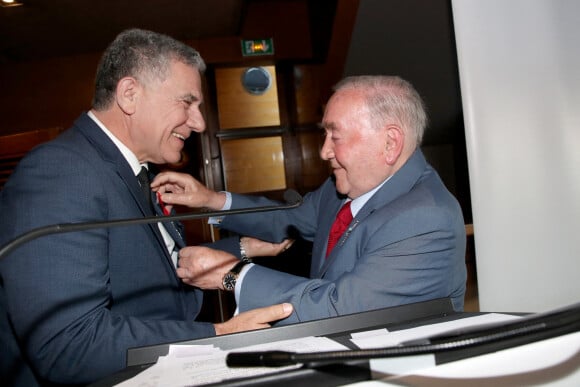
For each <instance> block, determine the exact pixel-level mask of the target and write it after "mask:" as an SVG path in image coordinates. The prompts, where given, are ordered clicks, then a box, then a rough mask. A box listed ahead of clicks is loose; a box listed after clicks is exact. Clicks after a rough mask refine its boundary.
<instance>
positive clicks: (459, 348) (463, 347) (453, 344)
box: [226, 303, 580, 367]
mask: <svg viewBox="0 0 580 387" xmlns="http://www.w3.org/2000/svg"><path fill="white" fill-rule="evenodd" d="M578 331H580V303H576V304H573V305H569V306H566V307H562V308H559V309H556V310H552V311H548V312H545V313H536V314H532V315H531V316H527V317H523V318H521V319H517V320H515V321H513V322H508V323H492V324H486V325H483V326H479V327H478V326H475V327H471V328H464V329H459V330H452V331H449V332H445V333H442V334H439V335H435V336H431V337H429V338H425V339H421V340H414V341H410V342H406V343H402V344H401V345H399V346H393V347H385V348H376V349H360V350H343V351H327V352H309V353H296V352H286V351H264V352H230V353H228V355H227V357H226V364H227V365H228V366H229V367H281V366H287V365H294V364H308V365H315V366H316V365H323V364H328V363H343V362H348V361H359V360H369V359H378V358H389V357H399V356H415V355H424V354H435V353H442V352H452V353H455V355H454V356H455V357H456V358H455V360H458V359H461V358H466V357H471V356H478V355H482V354H486V353H491V352H496V351H499V350H502V349H508V348H512V347H516V346H519V345H524V344H530V343H534V342H536V341H541V340H546V339H550V338H553V337H557V336H562V335H566V334H569V333H574V332H578ZM449 361H451V360H449Z"/></svg>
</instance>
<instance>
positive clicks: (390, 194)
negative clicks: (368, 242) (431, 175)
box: [310, 150, 427, 278]
mask: <svg viewBox="0 0 580 387" xmlns="http://www.w3.org/2000/svg"><path fill="white" fill-rule="evenodd" d="M426 167H427V162H426V160H425V157H424V156H423V154H422V152H421V151H420V150H416V151H415V152H414V153H413V154H412V155H411V157H410V158H409V160H407V162H406V163H405V164H404V165H403V167H401V169H400V170H399V171H397V172H396V173H395V174H394V175H393V176H392V177H391V178H390V179H389V180H388V181H387V182H386V183H385V184H383V186H382V187H381V188H380V189H379V190H378V191H377V192H375V194H374V195H373V196H372V197H371V198H370V199H369V200H368V201H367V202H366V203H365V205H364V206H363V207H362V208H361V209H360V211H359V212H358V213H357V214H356V216H355V217H354V219H353V220H352V222H351V223H350V225H349V227H348V229H347V231H346V232H345V233H344V234H343V235H342V237H341V238H340V239H339V241H338V243H337V244H336V246H335V248H334V249H333V250H332V252H331V253H330V255H329V256H328V258H325V256H324V255H325V253H326V250H325V249H324V248H321V249H319V251H318V253H317V255H316V256H317V257H318V260H319V261H318V262H319V265H318V267H320V266H321V267H320V270H319V272H318V273H316V275H313V274H315V273H313V272H311V273H310V274H311V277H312V278H322V276H324V274H325V273H326V271H327V270H328V268H329V266H330V265H331V264H332V262H333V261H334V260H335V259H336V257H337V256H338V255H340V252H341V250H342V246H343V245H344V244H345V243H346V242H347V240H348V239H349V238H351V237H352V235H353V233H354V232H355V230H356V228H357V227H358V226H359V225H360V224H361V223H362V222H364V220H365V219H366V218H367V217H368V216H370V215H371V214H372V213H373V212H375V210H376V209H377V208H380V207H384V206H386V205H388V204H389V203H391V202H392V201H393V200H395V199H397V198H398V197H400V196H402V195H404V194H406V193H408V192H409V191H410V190H411V189H412V188H413V186H414V185H415V184H416V183H417V181H418V180H419V179H420V177H421V175H422V174H423V172H424V171H425V169H426ZM341 203H342V202H341V201H339V202H338V203H337V204H336V205H335V206H334V207H335V208H334V212H332V211H329V213H332V217H329V219H327V220H326V221H325V222H324V224H323V225H322V228H323V229H324V234H321V235H324V238H325V241H326V240H327V238H328V234H329V232H330V227H331V226H332V222H333V221H334V218H335V217H336V213H337V212H338V210H339V208H340V206H341ZM355 237H356V236H355ZM324 246H326V242H325V243H324ZM353 259H354V258H353ZM313 267H314V266H313Z"/></svg>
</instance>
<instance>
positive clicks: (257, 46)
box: [242, 38, 274, 56]
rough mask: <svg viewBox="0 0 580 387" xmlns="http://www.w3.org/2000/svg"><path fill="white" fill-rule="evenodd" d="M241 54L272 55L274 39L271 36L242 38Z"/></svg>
mask: <svg viewBox="0 0 580 387" xmlns="http://www.w3.org/2000/svg"><path fill="white" fill-rule="evenodd" d="M242 55H243V56H256V55H274V41H273V40H272V38H269V39H253V40H242Z"/></svg>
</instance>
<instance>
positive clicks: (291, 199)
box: [0, 189, 302, 259]
mask: <svg viewBox="0 0 580 387" xmlns="http://www.w3.org/2000/svg"><path fill="white" fill-rule="evenodd" d="M284 201H285V203H281V204H279V205H272V206H262V207H249V208H239V209H234V210H224V211H202V212H194V213H186V214H177V215H168V216H163V217H160V216H147V217H143V218H131V219H114V220H107V221H101V222H79V223H61V224H53V225H49V226H44V227H38V228H35V229H33V230H30V231H28V232H26V233H24V234H22V235H20V236H18V237H16V238H15V239H13V240H12V241H10V242H8V243H7V244H5V245H4V246H2V248H1V249H0V259H2V258H3V257H4V256H5V255H7V254H8V253H9V252H11V251H12V250H14V249H15V248H17V247H18V246H20V245H22V244H23V243H26V242H28V241H31V240H33V239H36V238H39V237H41V236H45V235H51V234H62V233H66V232H74V231H84V230H90V229H95V228H110V227H118V226H128V225H134V224H148V223H164V222H170V221H177V220H192V219H203V218H211V217H213V216H226V215H237V214H251V213H256V212H266V211H278V210H287V209H290V208H296V207H299V206H300V205H301V204H302V196H301V195H300V194H299V193H298V192H296V191H294V190H291V189H289V190H287V191H286V192H284Z"/></svg>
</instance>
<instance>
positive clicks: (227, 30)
mask: <svg viewBox="0 0 580 387" xmlns="http://www.w3.org/2000/svg"><path fill="white" fill-rule="evenodd" d="M21 1H22V2H23V3H24V5H23V6H20V7H0V63H3V62H4V63H5V62H14V61H16V62H18V61H27V60H34V59H42V58H47V57H52V56H63V55H75V54H81V53H87V52H95V51H102V50H103V49H104V48H105V47H106V46H107V44H108V43H110V41H111V40H113V38H114V37H115V36H116V35H117V34H118V33H119V32H120V31H121V30H123V29H126V28H130V27H141V28H147V29H151V30H155V31H158V32H163V33H166V34H168V35H171V36H173V37H175V38H177V39H180V40H190V39H203V38H208V37H226V36H236V35H238V34H239V30H240V26H241V23H242V19H243V16H244V12H245V9H246V7H247V4H248V3H249V2H251V0H98V1H94V0H50V1H47V0H21ZM262 1H264V0H262ZM270 1H271V0H270ZM79 37H82V38H81V39H79Z"/></svg>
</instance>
